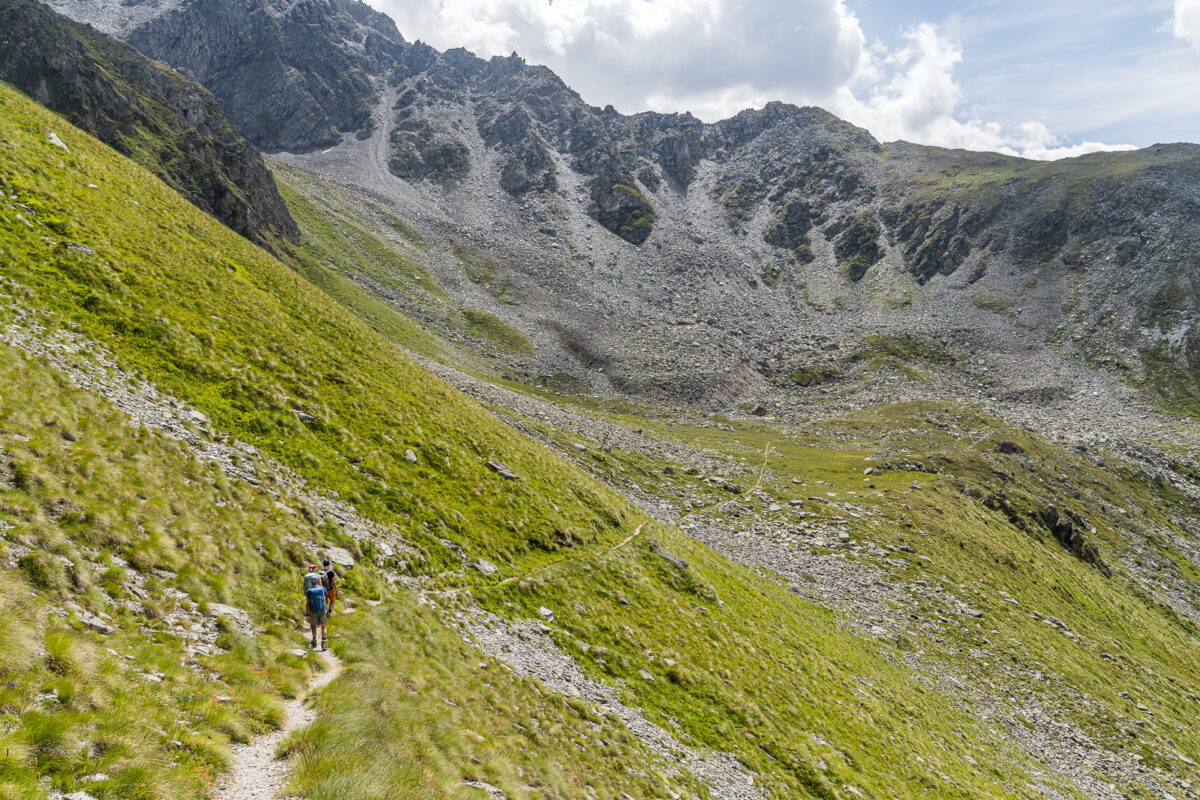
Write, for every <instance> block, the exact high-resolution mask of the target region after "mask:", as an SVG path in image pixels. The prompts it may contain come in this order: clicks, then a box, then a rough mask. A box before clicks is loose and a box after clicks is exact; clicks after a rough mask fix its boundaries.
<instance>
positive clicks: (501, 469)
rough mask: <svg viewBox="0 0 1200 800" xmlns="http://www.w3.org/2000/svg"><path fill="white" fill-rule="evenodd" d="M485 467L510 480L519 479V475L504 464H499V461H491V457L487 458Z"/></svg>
mask: <svg viewBox="0 0 1200 800" xmlns="http://www.w3.org/2000/svg"><path fill="white" fill-rule="evenodd" d="M487 467H488V469H490V470H491V471H492V472H495V473H496V474H497V475H500V476H501V477H503V478H508V479H509V480H510V481H519V480H521V478H520V476H519V475H517V474H516V473H515V472H513V471H512V470H511V469H509V468H508V467H506V466H505V465H503V464H501V463H500V462H499V461H493V460H491V459H488V462H487Z"/></svg>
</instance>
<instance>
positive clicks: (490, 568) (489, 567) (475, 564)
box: [467, 558, 500, 575]
mask: <svg viewBox="0 0 1200 800" xmlns="http://www.w3.org/2000/svg"><path fill="white" fill-rule="evenodd" d="M467 566H469V567H470V568H472V569H477V570H479V571H480V572H482V573H483V574H484V575H495V574H496V573H497V572H499V571H500V568H499V567H497V566H496V565H495V564H493V563H492V562H490V561H487V560H486V559H482V558H479V559H476V560H475V561H472V562H471V563H470V564H468V565H467Z"/></svg>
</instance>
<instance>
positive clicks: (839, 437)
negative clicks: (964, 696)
mask: <svg viewBox="0 0 1200 800" xmlns="http://www.w3.org/2000/svg"><path fill="white" fill-rule="evenodd" d="M934 418H936V419H934ZM930 420H934V421H936V422H939V423H942V424H950V425H951V426H952V428H951V431H950V432H947V431H945V430H943V429H942V428H940V427H938V426H937V425H935V424H933V422H931V421H930ZM650 424H651V425H655V426H656V427H658V428H659V429H660V430H661V431H663V432H665V433H668V434H670V435H675V436H679V437H681V438H684V439H686V440H688V441H690V442H692V443H693V444H696V445H699V446H701V447H705V448H709V449H713V450H724V451H725V452H727V453H729V455H730V460H731V461H745V460H748V457H749V456H752V455H753V454H757V453H761V452H762V450H763V448H764V447H765V446H768V445H769V446H770V448H771V451H772V453H773V455H772V457H771V461H770V470H771V479H770V480H768V481H767V482H766V484H765V488H766V490H767V491H768V492H769V493H770V495H771V496H772V498H773V499H774V501H776V502H780V503H783V502H786V501H788V500H793V499H800V500H805V502H806V505H805V508H806V510H807V511H809V512H810V513H815V514H816V515H817V519H820V520H829V519H831V518H833V517H843V518H844V517H845V516H846V514H845V512H844V511H843V510H840V509H838V508H836V507H834V506H831V505H829V504H828V502H837V503H845V502H849V503H851V504H853V505H854V506H856V507H858V508H859V509H865V510H874V511H877V512H879V517H878V518H876V519H871V518H863V519H858V520H853V521H852V525H851V530H852V535H853V537H854V540H855V541H857V542H860V543H868V542H869V543H874V544H876V545H879V546H891V547H895V546H898V545H900V544H907V545H908V546H911V547H915V552H916V555H905V554H904V553H896V554H895V555H900V556H904V558H905V560H906V561H907V566H897V565H890V566H889V565H887V564H882V565H881V564H880V563H879V562H878V561H875V562H874V563H875V564H876V566H877V567H880V566H882V568H883V569H884V572H885V574H888V575H889V577H890V578H892V579H893V580H898V581H906V582H915V581H923V582H925V583H926V584H928V585H929V586H935V587H936V586H942V587H945V588H946V589H948V590H949V591H951V592H953V593H954V595H956V596H957V597H958V598H959V599H960V600H962V601H963V602H966V603H967V604H969V605H970V606H972V607H975V608H978V609H981V610H983V611H984V612H985V614H984V617H983V618H982V619H979V620H975V619H970V618H965V617H961V616H959V615H957V614H955V613H953V609H952V608H951V607H948V606H947V604H946V603H945V602H943V601H942V600H941V599H939V598H938V597H937V595H936V594H933V595H932V596H927V597H925V598H923V599H922V600H921V601H920V605H919V610H920V616H921V618H923V619H925V620H934V619H937V618H938V617H939V615H941V616H942V618H943V620H944V623H943V624H942V625H940V626H937V631H936V632H935V633H933V634H930V633H929V632H926V633H925V634H923V635H922V634H918V635H916V636H906V637H902V638H900V639H899V640H898V641H897V647H898V652H904V651H911V652H914V653H919V654H921V655H922V657H924V658H928V659H931V660H932V662H933V663H937V662H943V663H947V664H948V665H951V666H952V667H953V668H954V669H955V670H956V671H957V672H958V673H959V674H961V675H966V676H971V677H973V679H974V680H976V681H977V682H978V684H979V685H981V686H989V685H990V686H993V687H998V690H999V691H1001V692H1006V693H1007V692H1011V693H1012V694H1013V695H1014V696H1022V695H1025V694H1027V693H1028V694H1030V696H1032V697H1036V698H1038V699H1039V700H1040V701H1042V702H1044V703H1045V705H1046V706H1047V707H1048V708H1050V709H1052V710H1054V711H1056V713H1059V714H1061V715H1062V716H1064V717H1066V718H1069V719H1072V720H1073V721H1074V722H1076V723H1077V724H1078V725H1079V726H1080V727H1081V728H1083V729H1084V730H1085V731H1087V732H1088V733H1089V734H1090V735H1092V736H1093V737H1095V738H1096V739H1097V740H1099V741H1100V742H1102V743H1103V744H1105V745H1106V746H1108V747H1110V748H1112V749H1114V750H1116V751H1127V752H1132V753H1136V754H1138V755H1140V756H1141V757H1142V758H1143V759H1144V760H1145V763H1147V764H1148V765H1150V766H1152V767H1154V768H1163V769H1168V770H1170V771H1172V772H1174V773H1176V774H1181V775H1184V776H1187V777H1190V779H1191V780H1193V781H1194V780H1195V779H1196V770H1195V767H1194V765H1190V764H1188V763H1187V762H1186V761H1185V760H1184V759H1183V758H1182V757H1186V756H1189V755H1191V754H1193V753H1195V752H1197V749H1198V748H1200V730H1198V729H1197V726H1196V725H1195V723H1194V718H1195V715H1196V713H1197V712H1200V685H1198V684H1197V681H1196V679H1195V675H1196V674H1197V671H1198V670H1200V642H1198V640H1197V633H1198V631H1197V629H1196V626H1195V625H1194V624H1192V623H1191V622H1190V621H1188V620H1186V619H1184V618H1181V617H1180V616H1179V615H1178V614H1176V613H1175V612H1174V611H1173V610H1172V609H1170V608H1169V607H1166V606H1165V605H1163V604H1161V603H1159V602H1158V601H1156V600H1155V599H1153V598H1152V597H1151V596H1150V595H1149V593H1148V592H1147V591H1146V590H1145V588H1143V586H1142V584H1141V582H1140V581H1139V580H1138V579H1137V578H1136V577H1135V576H1134V575H1133V574H1132V573H1131V570H1130V565H1131V564H1137V565H1139V569H1141V570H1142V572H1143V573H1145V572H1146V571H1147V570H1150V571H1152V572H1156V571H1161V572H1159V574H1160V575H1163V576H1165V575H1166V574H1169V575H1170V576H1171V578H1172V580H1173V581H1175V582H1176V583H1178V584H1179V585H1183V586H1190V587H1191V592H1192V594H1193V596H1196V593H1197V591H1198V590H1200V570H1198V569H1197V567H1196V565H1195V564H1194V563H1193V562H1192V561H1190V560H1189V559H1188V558H1187V556H1186V555H1185V554H1183V553H1182V552H1179V551H1177V550H1175V549H1174V548H1173V544H1172V539H1173V537H1179V539H1182V540H1184V541H1189V540H1191V539H1192V534H1191V533H1190V530H1189V526H1190V525H1194V524H1195V523H1194V516H1195V510H1194V508H1192V507H1191V505H1190V503H1189V502H1188V501H1187V499H1186V498H1184V497H1183V496H1182V495H1181V494H1180V493H1179V492H1177V491H1176V490H1174V489H1172V488H1171V487H1170V486H1169V485H1158V484H1156V483H1155V482H1154V481H1153V480H1152V479H1151V476H1149V475H1146V474H1139V473H1137V472H1136V471H1132V470H1128V469H1124V468H1114V467H1109V468H1101V467H1099V466H1097V465H1096V464H1095V463H1093V462H1092V461H1089V460H1087V459H1085V458H1082V457H1080V456H1079V455H1078V454H1074V453H1070V452H1067V451H1064V450H1063V449H1061V448H1059V447H1056V446H1054V445H1052V444H1049V443H1046V442H1044V441H1040V440H1038V439H1037V438H1035V437H1032V436H1029V435H1028V434H1027V433H1024V432H1020V431H1014V430H1011V429H1009V428H1007V427H1006V426H1005V425H1004V424H1003V423H1001V422H1000V421H998V420H996V419H992V418H988V417H986V416H984V415H981V414H978V413H977V412H974V411H971V410H970V409H964V408H960V407H955V406H938V405H933V404H921V405H913V406H897V407H883V408H879V409H873V410H869V411H865V412H861V413H858V414H855V415H853V416H851V417H848V418H846V419H843V420H837V421H833V422H830V423H828V424H825V425H823V426H821V428H820V430H819V431H817V432H808V433H801V432H798V431H795V430H786V429H777V428H769V427H763V426H739V428H738V429H736V430H735V431H734V432H733V433H732V434H731V433H727V432H724V431H720V430H714V429H711V428H707V429H705V428H698V429H688V428H682V427H676V426H670V425H663V424H656V423H650ZM1002 438H1008V439H1014V440H1016V441H1017V442H1019V443H1020V444H1021V445H1022V446H1023V447H1024V448H1025V451H1026V452H1025V453H1024V454H1021V455H1016V456H1014V455H1004V454H1000V453H997V452H995V447H996V444H997V442H998V441H1000V440H1001V439H1002ZM888 450H891V451H892V452H895V453H898V454H902V455H896V456H894V457H892V458H891V459H890V460H891V461H893V462H899V463H904V462H915V463H918V464H922V465H924V466H927V467H930V468H933V469H936V470H937V472H936V474H934V473H929V472H923V471H909V470H907V469H904V468H903V467H902V468H900V469H896V470H885V471H884V472H883V474H882V475H880V476H877V477H872V478H870V479H868V480H864V476H863V474H862V470H863V468H864V460H865V462H866V463H867V464H880V463H885V462H886V461H887V460H889V459H884V458H883V457H882V456H881V455H880V453H881V452H885V451H888ZM660 468H661V465H660ZM599 471H605V472H608V471H611V472H612V473H614V474H616V475H618V476H620V475H631V476H632V477H633V479H634V481H635V482H638V483H641V484H643V485H647V486H649V487H650V488H652V489H653V490H654V491H656V492H657V493H659V494H663V495H665V496H673V497H676V498H681V497H696V496H697V492H696V485H695V479H694V478H693V477H691V476H688V475H685V474H682V473H677V475H676V476H675V477H673V478H665V477H663V476H662V475H661V472H660V471H659V470H655V469H653V468H647V465H645V464H643V463H640V460H639V459H629V458H626V457H620V458H612V459H609V460H608V462H607V463H605V464H604V465H603V468H602V469H601V470H599ZM793 478H795V479H797V480H800V481H802V483H801V484H797V483H794V482H793V480H792V479H793ZM914 480H916V481H918V482H919V484H920V485H921V486H922V487H923V488H922V489H920V490H913V489H911V488H910V484H911V483H912V481H914ZM868 484H870V486H869V487H868ZM997 491H1002V492H1004V493H1005V495H1006V496H1007V498H1008V501H1009V503H1010V504H1011V505H1012V506H1014V507H1016V508H1018V509H1020V510H1022V511H1024V512H1025V513H1026V515H1027V520H1028V521H1030V522H1031V523H1032V516H1033V514H1035V513H1036V512H1037V511H1040V510H1041V509H1042V508H1044V507H1045V506H1047V505H1049V504H1055V505H1057V506H1058V507H1059V508H1067V509H1071V510H1073V511H1075V512H1077V513H1078V514H1080V515H1081V516H1082V517H1083V518H1084V519H1085V520H1086V521H1087V522H1088V523H1090V524H1092V525H1094V526H1095V531H1094V533H1091V534H1090V535H1089V536H1090V538H1091V539H1092V541H1094V542H1095V543H1096V544H1097V546H1098V548H1099V550H1100V554H1101V557H1102V558H1103V559H1104V560H1105V562H1106V563H1107V564H1108V565H1109V567H1111V568H1112V569H1113V572H1114V575H1113V577H1111V578H1109V577H1105V576H1104V575H1102V574H1101V572H1100V571H1099V570H1097V569H1096V568H1095V567H1094V566H1092V565H1091V564H1088V563H1086V562H1084V561H1082V560H1080V559H1078V558H1076V557H1074V556H1072V555H1070V554H1069V553H1067V552H1066V551H1064V550H1063V548H1062V547H1061V546H1059V544H1058V543H1057V542H1056V541H1055V540H1054V538H1053V537H1052V536H1051V535H1050V533H1049V532H1048V531H1046V530H1045V529H1044V528H1040V527H1039V526H1037V525H1036V524H1029V525H1028V527H1027V529H1026V530H1020V529H1018V528H1017V527H1015V526H1014V525H1012V524H1011V523H1010V522H1009V521H1008V519H1006V517H1005V515H1004V514H1002V513H1000V512H999V511H994V510H991V509H989V508H988V507H987V506H986V505H985V502H984V501H985V500H986V499H987V498H988V497H989V496H991V495H993V494H995V493H996V492H997ZM716 495H717V496H718V497H719V495H720V491H719V490H718V491H717V492H716ZM814 496H816V497H817V498H818V500H817V501H813V500H810V499H809V498H812V497H814ZM823 501H824V502H823ZM703 502H711V498H709V499H708V500H704V501H703ZM743 502H747V501H743ZM749 502H750V503H751V504H752V505H754V506H755V507H756V509H755V512H754V513H756V514H759V515H761V516H762V517H764V518H771V517H774V518H775V519H776V521H777V522H779V523H782V524H785V525H786V524H788V523H789V522H790V520H788V519H787V516H786V514H787V512H783V513H781V514H780V513H777V514H774V515H772V514H771V513H770V512H769V511H768V509H767V508H766V505H767V501H765V500H754V499H751V500H750V501H749ZM717 516H718V517H720V516H722V515H721V514H718V515H717ZM1189 518H1191V519H1192V522H1190V523H1189V522H1188V520H1189ZM743 519H744V515H743ZM730 520H731V522H732V523H733V524H734V525H737V524H738V520H737V518H733V517H731V518H730ZM1131 527H1136V528H1138V529H1140V530H1141V531H1143V532H1145V531H1150V532H1153V533H1152V535H1151V539H1152V541H1153V549H1154V550H1155V551H1157V552H1159V553H1162V554H1164V555H1163V556H1162V557H1161V558H1158V559H1157V560H1155V561H1154V562H1149V563H1143V560H1142V559H1143V556H1142V555H1141V554H1139V552H1138V551H1136V550H1134V549H1133V548H1132V547H1131V537H1130V536H1129V534H1128V530H1129V529H1130V528H1131ZM1005 594H1007V596H1008V597H1007V598H1006V597H1005ZM1008 598H1011V599H1008ZM1014 601H1015V602H1014ZM1035 613H1036V614H1037V615H1039V616H1036V617H1035V616H1034V614H1035ZM1043 617H1055V618H1057V619H1059V620H1062V621H1063V622H1065V623H1066V624H1067V626H1068V627H1069V628H1070V629H1071V630H1072V631H1073V632H1074V633H1075V634H1077V635H1078V637H1079V638H1078V639H1072V638H1070V637H1068V636H1066V635H1064V634H1063V633H1062V632H1061V631H1059V630H1057V629H1056V628H1055V627H1053V626H1051V625H1048V624H1046V623H1045V622H1044V621H1042V618H1043ZM972 654H975V655H972ZM979 654H982V655H979ZM1035 673H1041V674H1042V678H1040V679H1038V680H1036V681H1033V682H1030V680H1029V678H1030V676H1032V675H1034V674H1035ZM1123 692H1124V693H1126V694H1127V695H1128V696H1125V695H1123V694H1122V693H1123ZM1081 695H1083V696H1086V697H1087V698H1089V700H1090V701H1091V703H1092V705H1083V704H1081V703H1079V702H1078V698H1079V697H1080V696H1081ZM1139 704H1140V706H1141V707H1139ZM1127 788H1129V790H1130V791H1132V788H1131V787H1127Z"/></svg>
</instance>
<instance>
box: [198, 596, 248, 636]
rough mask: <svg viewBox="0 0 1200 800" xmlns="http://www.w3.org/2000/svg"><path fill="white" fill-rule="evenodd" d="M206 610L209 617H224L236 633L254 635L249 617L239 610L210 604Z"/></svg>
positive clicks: (219, 604)
mask: <svg viewBox="0 0 1200 800" xmlns="http://www.w3.org/2000/svg"><path fill="white" fill-rule="evenodd" d="M208 609H209V610H208V613H209V614H210V615H211V616H214V617H224V618H225V619H227V620H229V621H230V622H232V623H233V627H234V628H235V629H236V630H237V632H238V633H240V634H242V635H244V636H253V635H254V623H252V622H251V621H250V615H249V614H247V613H246V612H245V611H242V610H241V609H240V608H235V607H233V606H227V605H225V604H224V603H211V604H209V607H208Z"/></svg>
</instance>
